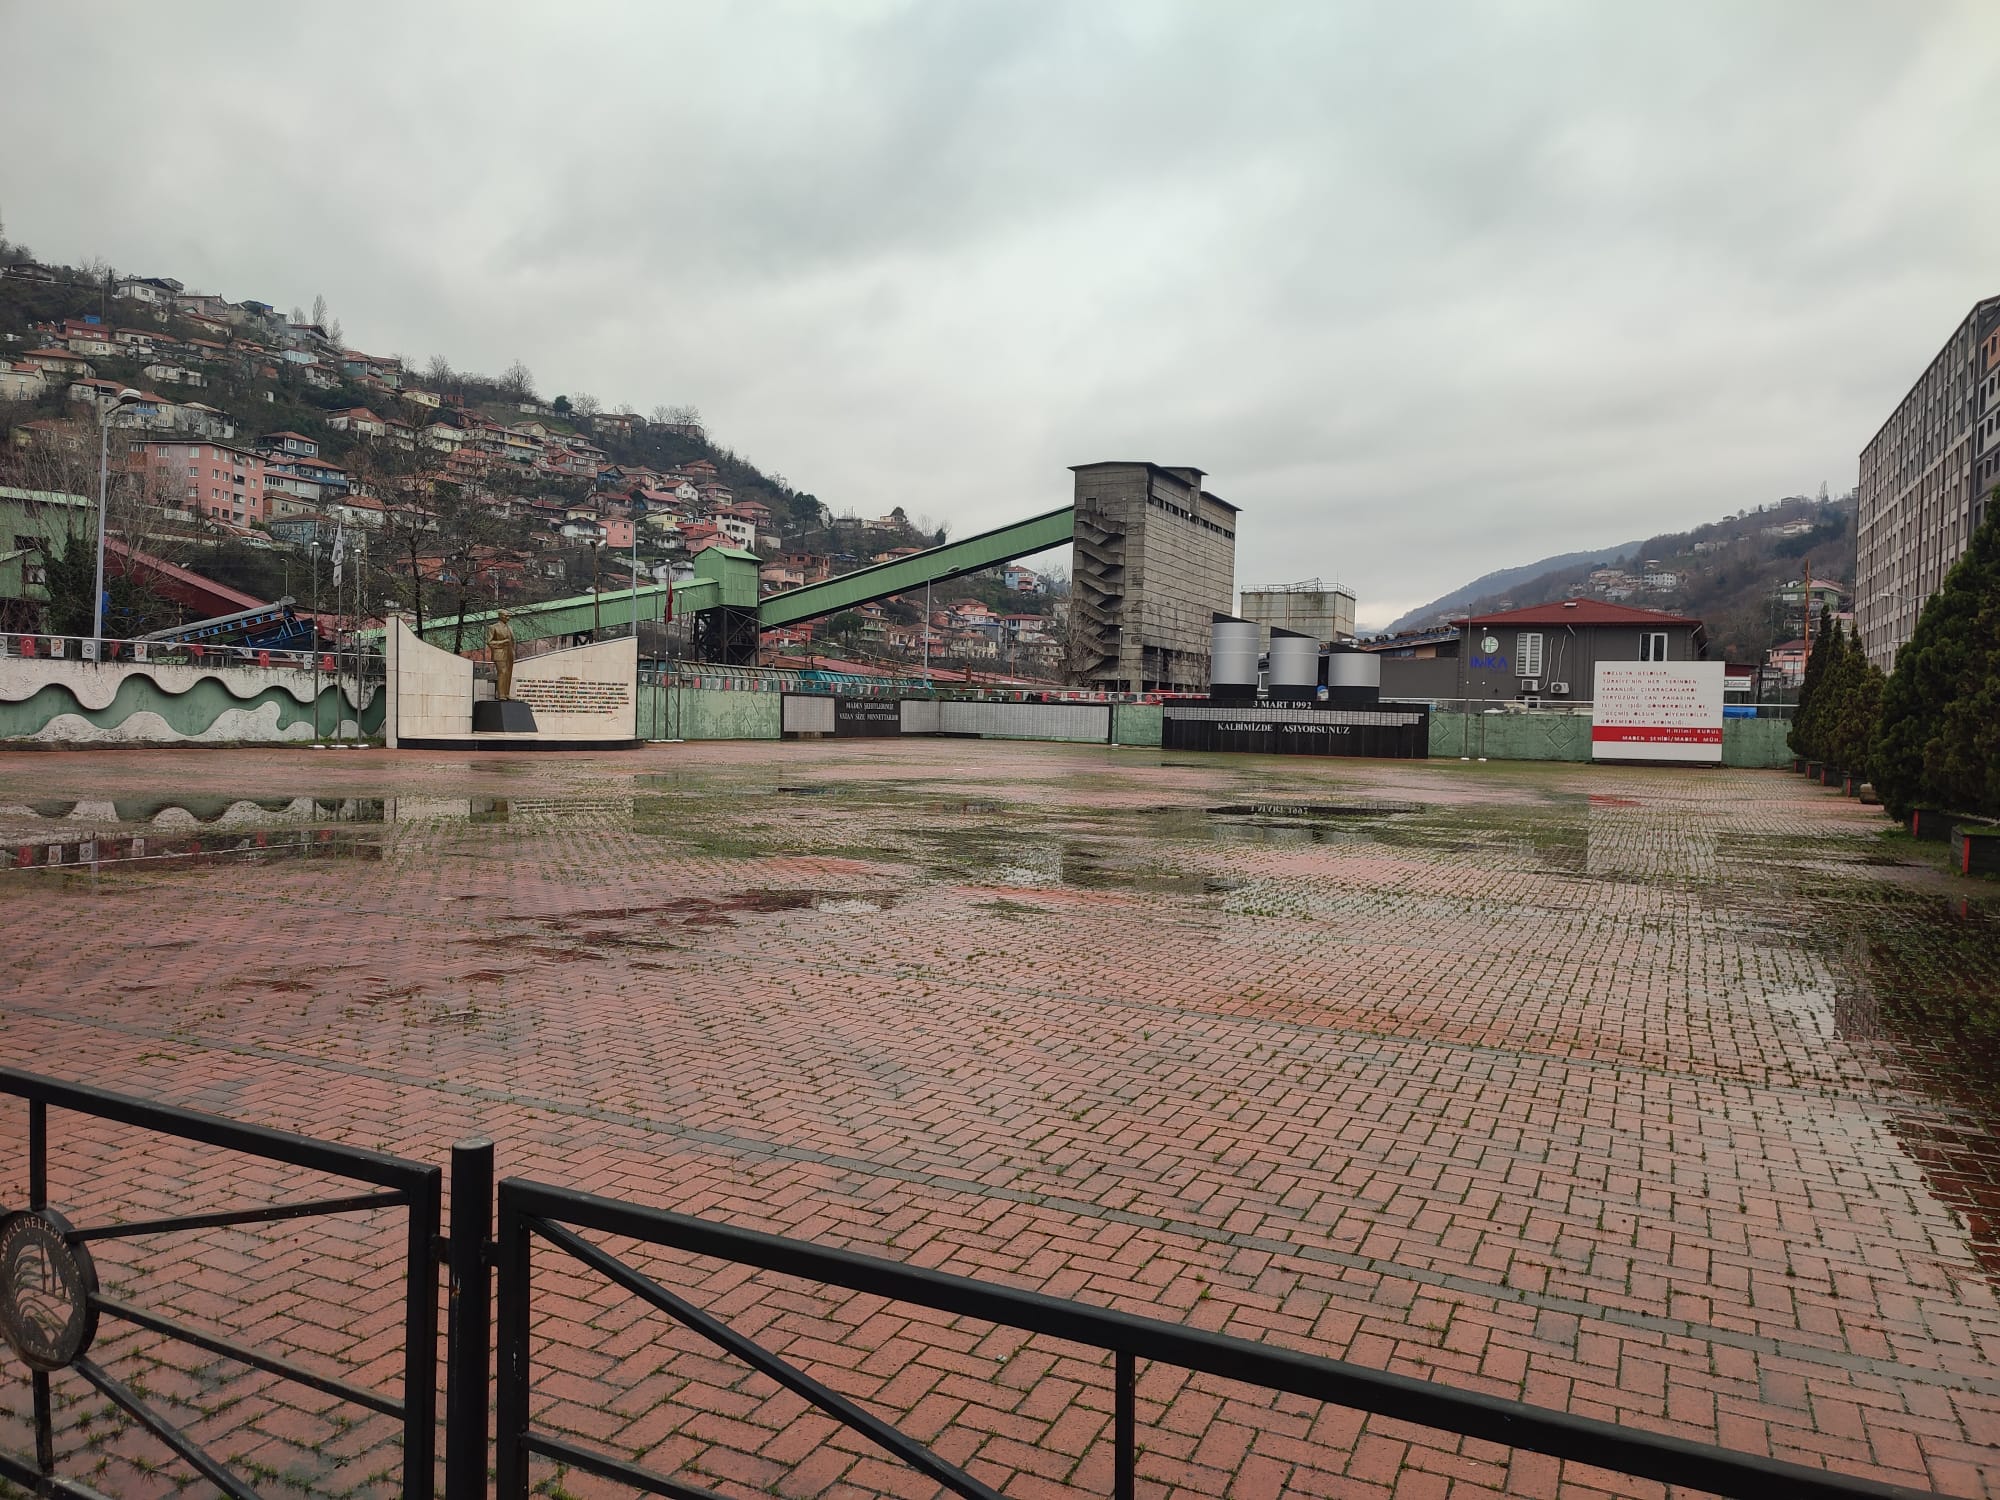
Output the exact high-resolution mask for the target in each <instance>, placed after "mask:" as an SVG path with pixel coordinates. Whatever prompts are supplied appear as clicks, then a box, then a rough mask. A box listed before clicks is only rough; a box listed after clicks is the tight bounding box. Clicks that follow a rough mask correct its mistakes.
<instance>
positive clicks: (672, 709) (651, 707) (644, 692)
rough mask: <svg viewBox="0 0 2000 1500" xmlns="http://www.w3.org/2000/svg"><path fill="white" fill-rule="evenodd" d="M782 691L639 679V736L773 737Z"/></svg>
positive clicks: (650, 737) (779, 715)
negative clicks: (676, 684)
mask: <svg viewBox="0 0 2000 1500" xmlns="http://www.w3.org/2000/svg"><path fill="white" fill-rule="evenodd" d="M783 703H784V695H783V694H781V693H742V692H735V691H730V690H725V689H722V688H684V687H656V686H654V685H653V684H652V683H641V684H640V685H639V738H641V739H645V740H656V739H675V740H775V739H777V738H778V737H779V724H780V717H781V714H782V712H783Z"/></svg>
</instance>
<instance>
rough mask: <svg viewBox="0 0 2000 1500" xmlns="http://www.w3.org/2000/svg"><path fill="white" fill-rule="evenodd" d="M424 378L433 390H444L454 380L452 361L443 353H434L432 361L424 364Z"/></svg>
mask: <svg viewBox="0 0 2000 1500" xmlns="http://www.w3.org/2000/svg"><path fill="white" fill-rule="evenodd" d="M424 378H425V379H426V380H428V381H429V382H430V383H431V388H432V389H433V390H438V391H442V390H443V389H445V387H447V386H449V385H450V384H451V382H452V371H451V361H450V360H448V359H446V358H445V357H444V356H443V355H442V354H433V355H432V356H431V361H430V363H429V364H427V365H425V366H424Z"/></svg>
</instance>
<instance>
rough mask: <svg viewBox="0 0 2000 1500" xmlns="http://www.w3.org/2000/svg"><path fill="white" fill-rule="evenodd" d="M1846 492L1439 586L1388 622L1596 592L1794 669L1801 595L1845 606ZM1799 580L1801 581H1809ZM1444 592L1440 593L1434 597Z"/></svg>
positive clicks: (1416, 623) (1791, 673)
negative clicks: (1430, 601)
mask: <svg viewBox="0 0 2000 1500" xmlns="http://www.w3.org/2000/svg"><path fill="white" fill-rule="evenodd" d="M1854 517H1855V500H1854V496H1853V495H1851V494H1849V495H1840V496H1833V497H1829V496H1827V495H1826V494H1825V492H1824V491H1822V492H1821V493H1820V494H1819V495H1817V496H1808V495H1794V496H1791V497H1789V498H1787V499H1783V500H1778V501H1774V502H1772V503H1770V504H1766V505H1759V506H1757V507H1756V508H1754V509H1745V510H1740V511H1738V512H1737V513H1736V514H1734V515H1732V516H1725V517H1723V518H1722V519H1721V520H1718V521H1711V522H1709V523H1707V524H1706V525H1702V526H1698V527H1695V528H1694V529H1693V530H1691V531H1685V532H1673V533H1667V534H1663V535H1659V536H1654V537H1650V538H1648V539H1647V540H1645V541H1643V542H1639V543H1636V544H1632V545H1629V546H1627V547H1625V548H1624V549H1622V550H1619V551H1618V552H1617V555H1615V556H1612V557H1609V558H1605V557H1602V556H1601V555H1599V556H1592V555H1589V554H1577V555H1573V556H1571V557H1564V558H1557V559H1550V561H1549V563H1548V564H1546V565H1543V566H1541V567H1534V568H1523V569H1518V570H1515V571H1516V575H1517V576H1516V577H1515V579H1514V581H1512V582H1510V583H1509V584H1508V585H1507V586H1506V587H1505V588H1503V589H1499V590H1495V591H1491V592H1484V593H1481V594H1479V595H1477V596H1474V597H1469V598H1468V597H1467V595H1468V594H1469V593H1470V591H1469V590H1461V591H1459V592H1458V593H1457V594H1454V595H1449V596H1447V598H1448V599H1452V600H1457V601H1460V602H1457V603H1455V604H1454V605H1453V607H1452V608H1450V609H1449V610H1440V609H1439V608H1438V607H1437V606H1436V605H1432V606H1427V607H1426V609H1425V610H1424V611H1420V612H1417V615H1415V616H1412V617H1406V621H1399V622H1398V623H1399V625H1403V626H1404V632H1402V633H1408V634H1411V635H1420V634H1423V633H1425V632H1426V631H1428V630H1430V629H1433V628H1435V627H1438V626H1449V625H1450V624H1451V622H1452V621H1454V620H1458V619H1463V618H1466V617H1468V616H1470V617H1474V618H1476V617H1478V616H1481V615H1486V614H1493V613H1497V612H1499V611H1503V610H1510V609H1522V608H1526V607H1528V606H1530V605H1536V604H1553V603H1556V602H1558V601H1560V600H1563V599H1602V600H1605V601H1607V602H1610V603H1613V604H1628V605H1634V606H1637V607H1640V608H1644V609H1653V610H1660V611H1664V612H1667V613H1673V614H1685V615H1689V616H1692V617H1694V618H1696V619H1699V620H1701V621H1703V622H1704V624H1705V625H1706V627H1707V631H1708V638H1709V641H1710V644H1711V646H1712V647H1713V648H1714V649H1715V650H1716V651H1717V653H1718V654H1719V655H1722V656H1725V657H1727V659H1728V660H1731V661H1759V660H1762V661H1764V662H1765V663H1766V664H1767V665H1770V666H1773V667H1777V668H1779V669H1780V670H1782V671H1783V672H1785V673H1786V675H1787V678H1788V680H1795V679H1796V677H1797V676H1798V675H1799V674H1800V673H1802V672H1803V671H1804V641H1803V640H1802V639H1800V637H1801V636H1802V635H1803V630H1804V610H1805V602H1806V599H1807V595H1808V590H1809V591H1810V597H1811V601H1812V607H1813V608H1814V609H1815V610H1817V608H1818V606H1819V605H1820V604H1827V605H1829V606H1830V607H1831V608H1832V609H1833V610H1834V611H1835V612H1836V613H1839V614H1841V616H1842V618H1847V617H1848V612H1849V611H1851V609H1852V580H1853V578H1854V562H1855V525H1854ZM1808 579H1810V583H1808ZM1440 602H1443V601H1440Z"/></svg>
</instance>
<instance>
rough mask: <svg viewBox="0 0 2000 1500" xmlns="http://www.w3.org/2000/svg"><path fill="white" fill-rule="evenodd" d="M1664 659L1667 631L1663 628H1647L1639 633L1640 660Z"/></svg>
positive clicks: (1665, 657) (1665, 656)
mask: <svg viewBox="0 0 2000 1500" xmlns="http://www.w3.org/2000/svg"><path fill="white" fill-rule="evenodd" d="M1666 659H1667V633H1666V632H1665V631H1664V630H1648V631H1645V632H1644V633H1643V634H1641V635H1640V637H1639V660H1640V661H1665V660H1666Z"/></svg>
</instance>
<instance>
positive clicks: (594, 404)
mask: <svg viewBox="0 0 2000 1500" xmlns="http://www.w3.org/2000/svg"><path fill="white" fill-rule="evenodd" d="M569 404H570V409H571V410H572V411H574V412H576V414H577V415H578V416H583V417H594V416H596V415H597V414H598V413H599V412H601V411H603V410H604V403H603V402H601V401H599V400H598V399H597V398H596V397H595V396H592V395H590V394H588V393H587V392H581V391H579V392H578V393H577V394H576V395H575V396H573V397H571V398H570V403H569Z"/></svg>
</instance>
